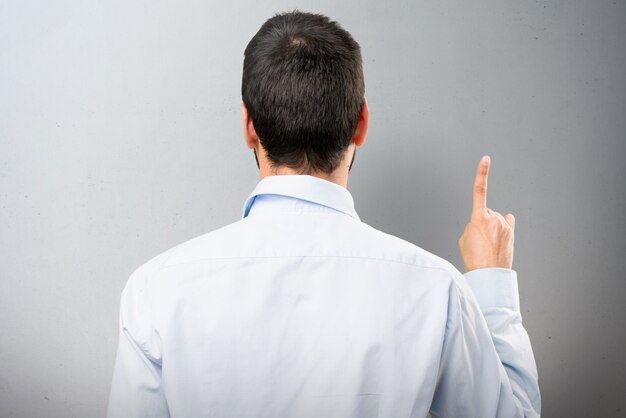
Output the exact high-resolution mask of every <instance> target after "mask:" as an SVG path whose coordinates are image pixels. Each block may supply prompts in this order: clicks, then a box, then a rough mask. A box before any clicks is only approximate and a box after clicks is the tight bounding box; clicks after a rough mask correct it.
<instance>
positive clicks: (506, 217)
mask: <svg viewBox="0 0 626 418" xmlns="http://www.w3.org/2000/svg"><path fill="white" fill-rule="evenodd" d="M504 220H505V221H506V223H508V224H509V225H510V226H511V229H513V230H515V216H513V215H512V214H510V213H509V214H507V215H504Z"/></svg>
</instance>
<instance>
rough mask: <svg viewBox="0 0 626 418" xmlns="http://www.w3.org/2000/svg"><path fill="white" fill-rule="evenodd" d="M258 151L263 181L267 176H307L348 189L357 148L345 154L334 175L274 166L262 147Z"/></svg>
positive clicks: (350, 149) (260, 177) (260, 175)
mask: <svg viewBox="0 0 626 418" xmlns="http://www.w3.org/2000/svg"><path fill="white" fill-rule="evenodd" d="M259 148H260V149H257V160H258V162H259V179H260V180H263V179H264V178H265V177H267V176H285V175H302V174H306V175H309V176H313V177H318V178H320V179H322V180H326V181H330V182H332V183H335V184H338V185H340V186H341V187H344V188H347V187H348V172H349V171H350V164H351V162H352V157H353V155H354V152H355V149H354V148H355V146H354V145H352V146H351V147H350V148H349V149H348V151H347V152H346V153H345V156H344V158H343V160H342V161H341V163H340V164H339V167H337V169H336V170H335V171H333V172H332V173H324V172H322V171H302V170H301V169H297V168H289V167H286V166H274V165H272V164H271V162H270V161H269V160H268V159H267V157H266V155H265V150H263V148H262V147H259Z"/></svg>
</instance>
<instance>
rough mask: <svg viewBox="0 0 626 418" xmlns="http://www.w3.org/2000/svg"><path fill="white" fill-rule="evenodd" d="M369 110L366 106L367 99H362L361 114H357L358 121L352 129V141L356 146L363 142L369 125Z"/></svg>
mask: <svg viewBox="0 0 626 418" xmlns="http://www.w3.org/2000/svg"><path fill="white" fill-rule="evenodd" d="M369 119H370V112H369V109H368V107H367V100H365V98H364V99H363V107H361V114H360V115H359V122H358V123H357V125H356V130H355V131H354V137H353V138H352V142H354V145H356V146H357V147H360V146H361V145H363V143H364V142H365V135H367V128H368V126H369Z"/></svg>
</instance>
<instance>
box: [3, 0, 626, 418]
mask: <svg viewBox="0 0 626 418" xmlns="http://www.w3.org/2000/svg"><path fill="white" fill-rule="evenodd" d="M259 3H260V2H257V1H253V0H250V1H247V2H238V1H229V2H219V3H210V2H200V1H186V2H181V1H173V0H172V1H100V2H87V1H73V2H71V1H43V0H42V1H38V2H35V1H30V0H26V1H24V0H20V1H9V0H0V203H1V207H0V228H1V229H0V254H1V257H2V259H1V264H0V266H1V267H0V269H1V270H0V318H1V321H2V326H1V327H0V370H1V372H0V376H1V377H0V416H2V417H27V418H30V417H37V416H41V417H44V416H45V417H98V416H102V415H103V414H104V410H105V405H106V402H107V397H108V390H109V384H110V378H111V373H112V365H113V360H114V356H115V347H116V342H117V316H118V306H119V305H118V304H119V296H120V292H121V290H122V288H123V286H124V284H125V282H126V280H127V278H128V276H129V274H130V273H131V271H132V270H133V269H134V268H135V267H137V266H138V265H140V264H142V263H143V262H145V261H146V260H147V259H149V258H151V257H152V256H154V255H156V254H157V253H159V252H161V251H163V250H165V249H167V248H169V247H171V246H173V245H175V244H177V243H179V242H181V241H183V240H187V239H189V238H192V237H194V236H197V235H200V234H202V233H204V232H206V231H209V230H211V229H215V228H217V227H219V226H221V225H223V224H225V223H229V222H232V221H235V220H237V219H238V216H239V214H240V211H241V205H242V204H243V201H244V199H245V198H246V197H247V195H248V194H249V193H250V192H251V190H252V189H253V187H254V185H255V184H256V181H257V173H256V167H255V164H254V159H253V156H252V154H251V152H249V151H248V150H247V148H245V146H244V142H243V139H242V135H241V127H240V94H239V89H240V77H241V64H242V59H243V50H244V47H245V45H246V44H247V41H248V40H249V39H250V37H251V36H252V35H253V34H254V33H255V32H256V30H257V29H258V28H259V26H260V25H261V24H262V22H263V21H264V20H265V19H266V18H268V17H269V16H271V15H272V14H273V13H274V12H276V11H281V10H288V9H292V8H294V7H298V8H301V9H303V10H310V11H319V12H323V13H326V14H328V15H330V16H331V17H332V18H334V19H336V20H338V21H339V22H341V23H342V24H343V25H344V27H345V28H346V29H348V30H349V31H351V32H352V33H353V35H354V36H355V37H356V39H357V40H358V41H359V42H360V44H361V46H362V49H363V56H364V64H365V73H366V90H367V98H368V101H369V105H370V111H371V115H370V116H371V126H370V132H369V135H368V139H367V141H366V144H365V146H364V147H363V148H361V149H360V150H359V153H358V154H357V159H356V162H355V166H354V168H353V170H352V176H351V179H350V190H351V191H352V193H353V195H354V197H355V200H356V204H357V210H358V211H359V213H360V215H361V217H362V219H363V220H364V221H366V222H368V223H370V224H372V225H373V226H375V227H378V228H379V229H383V230H385V231H387V232H390V233H393V234H396V235H399V236H401V237H403V238H405V239H407V240H409V241H412V242H414V243H416V244H418V245H420V246H422V247H424V248H426V249H428V250H430V251H433V252H435V253H437V254H439V255H441V256H444V257H446V258H448V259H449V260H451V261H453V262H454V263H455V264H456V265H457V266H458V267H461V266H460V263H459V256H458V255H457V249H456V240H457V237H458V235H459V234H460V233H461V231H462V229H463V226H464V224H465V222H466V220H467V218H468V216H469V211H470V208H471V201H470V197H471V196H470V193H471V182H472V177H473V173H474V169H475V165H476V163H477V161H478V159H479V157H480V156H481V155H482V154H484V153H488V154H490V155H491V156H492V158H493V167H492V176H491V178H490V186H491V187H490V196H489V199H490V200H489V205H490V206H491V207H492V208H494V209H497V210H500V211H502V212H507V211H511V212H513V213H515V214H516V216H517V236H516V238H517V246H516V260H515V266H516V269H517V270H518V272H519V279H520V292H521V299H522V310H523V315H524V320H525V323H526V326H527V329H528V331H529V333H530V336H531V339H532V342H533V345H534V349H535V355H536V358H537V362H538V367H539V373H540V385H541V389H542V395H543V404H544V416H546V417H566V416H567V417H589V416H597V417H600V416H602V417H617V416H626V402H625V401H624V394H626V361H625V355H624V353H626V343H625V336H624V333H625V332H626V308H625V303H624V300H625V294H626V292H625V290H626V289H625V288H626V286H625V285H624V280H625V279H624V274H623V264H624V258H625V256H626V248H625V245H624V235H625V234H626V228H625V227H626V222H625V220H626V217H625V215H624V212H625V209H626V207H625V206H626V196H625V194H626V193H625V190H626V187H625V186H624V181H625V180H626V173H625V164H624V163H623V160H624V158H625V157H626V152H625V151H626V150H625V148H626V146H625V144H626V123H625V120H626V29H625V27H626V5H625V3H624V1H586V2H585V1H581V0H575V1H518V0H515V1H500V0H499V1H496V0H493V1H475V2H466V1H460V0H458V1H451V2H436V1H419V2H408V1H407V2H395V3H394V2H391V4H386V3H385V2H382V1H372V0H350V1H346V2H341V4H337V3H339V2H335V1H332V0H329V1H318V2H306V1H299V2H275V3H273V4H272V5H261V4H259Z"/></svg>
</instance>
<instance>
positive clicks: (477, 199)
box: [472, 155, 491, 218]
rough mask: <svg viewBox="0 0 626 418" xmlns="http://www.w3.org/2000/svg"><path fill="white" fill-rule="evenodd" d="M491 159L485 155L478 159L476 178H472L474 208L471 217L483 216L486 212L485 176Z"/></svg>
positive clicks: (487, 174) (487, 173)
mask: <svg viewBox="0 0 626 418" xmlns="http://www.w3.org/2000/svg"><path fill="white" fill-rule="evenodd" d="M490 164H491V159H490V158H489V156H488V155H485V156H484V157H483V158H481V159H480V163H478V168H477V169H476V179H474V208H473V210H472V217H473V218H475V217H477V216H481V217H482V216H484V215H485V214H486V213H487V177H488V176H489V165H490Z"/></svg>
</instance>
